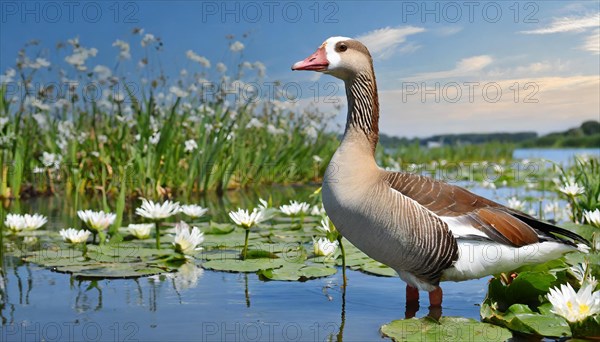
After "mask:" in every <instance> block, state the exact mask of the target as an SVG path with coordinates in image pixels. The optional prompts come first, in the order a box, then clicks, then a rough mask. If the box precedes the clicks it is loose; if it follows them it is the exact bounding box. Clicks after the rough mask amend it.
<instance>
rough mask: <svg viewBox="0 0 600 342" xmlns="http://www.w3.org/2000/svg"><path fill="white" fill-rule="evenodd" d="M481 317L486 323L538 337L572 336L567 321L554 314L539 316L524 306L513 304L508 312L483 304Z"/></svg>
mask: <svg viewBox="0 0 600 342" xmlns="http://www.w3.org/2000/svg"><path fill="white" fill-rule="evenodd" d="M481 316H482V318H483V321H484V322H489V323H493V324H496V325H499V326H503V327H506V328H508V329H510V330H512V331H517V332H520V333H522V334H528V335H536V336H554V337H562V336H571V329H570V327H569V324H568V323H567V321H566V320H565V319H564V318H562V317H559V316H556V315H554V314H545V315H543V314H539V313H536V312H533V311H531V309H530V308H529V307H528V306H527V305H524V304H513V305H511V306H510V307H509V308H508V310H506V312H501V311H499V310H497V309H496V308H495V307H494V306H490V305H489V304H488V303H485V302H484V303H483V304H482V307H481Z"/></svg>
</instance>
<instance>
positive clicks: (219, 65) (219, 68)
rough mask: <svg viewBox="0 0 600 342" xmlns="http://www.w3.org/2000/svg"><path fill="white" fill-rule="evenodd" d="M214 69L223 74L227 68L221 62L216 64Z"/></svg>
mask: <svg viewBox="0 0 600 342" xmlns="http://www.w3.org/2000/svg"><path fill="white" fill-rule="evenodd" d="M216 69H217V71H218V72H220V73H222V74H224V73H225V72H226V71H227V66H226V65H225V64H223V63H221V62H219V63H217V66H216Z"/></svg>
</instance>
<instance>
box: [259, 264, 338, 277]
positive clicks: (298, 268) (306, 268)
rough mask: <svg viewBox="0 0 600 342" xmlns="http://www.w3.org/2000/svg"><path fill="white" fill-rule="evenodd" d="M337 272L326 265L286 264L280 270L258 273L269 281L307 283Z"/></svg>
mask: <svg viewBox="0 0 600 342" xmlns="http://www.w3.org/2000/svg"><path fill="white" fill-rule="evenodd" d="M336 272H337V270H336V269H335V268H334V267H330V266H326V265H305V264H297V263H285V264H284V265H283V266H282V267H280V268H276V269H266V270H260V271H258V275H259V276H260V277H261V278H263V279H268V280H283V281H298V280H299V281H305V280H308V279H315V278H322V277H328V276H330V275H333V274H335V273H336Z"/></svg>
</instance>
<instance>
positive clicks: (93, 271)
mask: <svg viewBox="0 0 600 342" xmlns="http://www.w3.org/2000/svg"><path fill="white" fill-rule="evenodd" d="M53 270H54V271H56V272H61V273H70V274H72V275H73V276H75V277H77V278H84V279H123V278H138V277H144V276H150V275H155V274H159V273H164V272H168V271H172V269H165V268H159V267H153V266H148V264H146V263H137V264H135V263H127V264H124V263H114V264H109V263H98V264H87V265H78V266H64V267H56V268H54V269H53Z"/></svg>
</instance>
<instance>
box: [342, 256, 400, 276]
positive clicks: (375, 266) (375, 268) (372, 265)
mask: <svg viewBox="0 0 600 342" xmlns="http://www.w3.org/2000/svg"><path fill="white" fill-rule="evenodd" d="M352 268H353V269H357V270H359V271H362V272H364V273H367V274H372V275H376V276H382V277H397V276H398V273H396V271H394V269H392V268H391V267H389V266H386V265H384V264H382V263H380V262H377V261H373V260H369V262H367V263H364V264H362V265H360V266H358V267H352Z"/></svg>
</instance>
